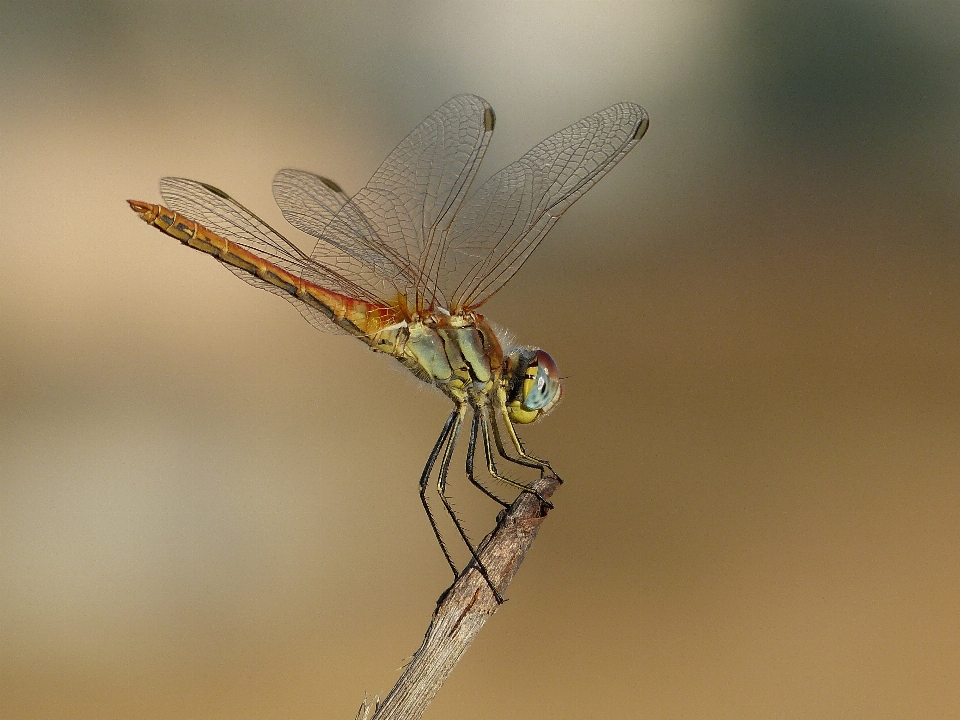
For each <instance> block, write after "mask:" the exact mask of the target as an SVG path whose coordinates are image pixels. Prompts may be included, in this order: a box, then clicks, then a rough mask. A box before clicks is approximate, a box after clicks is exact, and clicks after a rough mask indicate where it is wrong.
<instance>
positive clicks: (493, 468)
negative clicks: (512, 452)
mask: <svg viewBox="0 0 960 720" xmlns="http://www.w3.org/2000/svg"><path fill="white" fill-rule="evenodd" d="M491 423H492V424H493V430H494V435H495V436H497V445H498V446H499V445H502V443H500V440H499V436H498V435H497V432H498V431H497V421H496V420H495V419H492V418H490V417H489V415H488V413H487V408H486V406H484V408H483V413H482V414H481V416H480V429H481V431H482V432H483V451H484V454H485V455H486V457H487V471H488V472H489V473H490V475H492V476H493V477H494V478H495V479H497V480H499V481H500V482H502V483H506V484H507V485H512V486H513V487H515V488H517V489H519V490H523V491H524V492H529V493H533V494H534V495H536V496H537V499H538V500H540V502H542V503H543V504H544V505H546V506H547V507H548V508H551V509H552V508H553V503H552V502H550V501H549V500H547V499H546V498H545V497H543V495H541V494H540V493H539V492H537V491H536V490H534V489H533V488H531V487H530V486H529V485H525V484H524V483H521V482H517V481H516V480H511V479H510V478H508V477H507V476H506V475H501V474H500V472H499V471H498V470H497V463H496V461H495V460H494V459H493V447H492V445H491V443H490V424H491ZM501 454H503V453H502V451H501ZM504 457H505V458H506V459H507V460H513V458H510V457H509V456H507V455H504ZM514 462H516V460H514ZM520 464H521V465H524V464H525V463H520ZM533 467H538V468H539V467H541V466H540V465H536V466H533Z"/></svg>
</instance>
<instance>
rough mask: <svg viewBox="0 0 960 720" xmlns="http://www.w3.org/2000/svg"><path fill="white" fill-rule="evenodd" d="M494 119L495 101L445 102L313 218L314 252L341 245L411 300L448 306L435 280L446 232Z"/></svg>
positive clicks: (323, 253)
mask: <svg viewBox="0 0 960 720" xmlns="http://www.w3.org/2000/svg"><path fill="white" fill-rule="evenodd" d="M493 126H494V115H493V110H492V108H491V107H490V105H489V104H487V102H486V101H485V100H483V99H482V98H479V97H476V96H475V95H458V96H457V97H454V98H452V99H450V100H448V101H447V102H446V103H444V104H443V105H441V106H440V107H439V108H437V109H436V110H435V111H434V112H433V113H431V114H430V115H429V116H428V117H427V118H426V119H425V120H424V121H423V122H422V123H420V124H419V125H418V126H417V127H416V128H415V129H414V130H413V132H411V133H410V134H409V135H408V136H407V137H406V138H404V140H403V141H402V142H401V143H400V144H399V145H397V147H396V148H394V150H393V152H391V153H390V155H389V156H387V159H386V160H384V162H383V164H382V165H381V166H380V168H379V169H378V170H377V171H376V173H374V175H373V177H372V178H371V179H370V182H368V183H367V185H366V186H365V187H364V188H363V189H362V190H361V191H360V192H359V193H357V195H355V196H354V197H353V198H352V199H351V200H350V201H349V202H347V203H345V204H344V205H343V207H342V208H341V209H340V210H339V211H338V213H337V214H336V216H335V217H334V218H332V219H331V220H330V221H329V222H328V223H326V224H325V225H324V227H323V229H322V230H321V229H319V228H318V227H316V225H315V226H314V229H313V230H307V232H311V233H312V234H314V235H315V236H316V237H318V238H320V242H318V243H317V248H316V250H315V251H314V253H313V257H314V258H315V259H317V260H319V261H321V262H327V260H326V259H327V258H328V257H329V255H330V248H331V247H332V248H335V249H337V250H341V251H343V252H345V253H347V254H348V255H350V256H351V257H353V258H355V259H356V260H358V261H360V262H361V263H362V264H364V265H367V266H371V267H373V268H375V269H376V271H377V273H378V274H380V275H382V276H384V279H386V280H387V281H388V282H390V283H393V284H394V285H396V286H397V289H398V290H399V291H400V292H401V294H403V295H405V296H406V298H407V301H408V303H409V304H410V305H411V306H412V307H418V306H430V305H433V304H435V303H436V304H440V305H443V306H446V305H447V300H448V299H447V298H444V297H442V296H440V295H439V294H438V290H437V282H436V280H437V278H436V276H437V273H438V271H439V267H440V262H441V260H442V257H443V237H444V236H445V235H446V231H447V229H448V228H449V227H450V224H451V222H453V218H454V217H455V215H456V213H457V211H458V210H459V209H460V206H461V204H462V203H463V200H464V198H465V196H466V194H467V191H468V190H469V188H470V184H471V183H472V182H473V178H474V177H475V176H476V173H477V169H478V167H479V165H480V161H481V160H482V158H483V154H484V152H485V151H486V148H487V145H488V144H489V142H490V137H491V135H492V133H493ZM281 208H282V209H284V208H283V205H281ZM288 209H289V208H288ZM284 210H285V213H284V214H286V211H287V209H284ZM321 212H322V210H321ZM318 224H319V223H318ZM304 229H306V228H304Z"/></svg>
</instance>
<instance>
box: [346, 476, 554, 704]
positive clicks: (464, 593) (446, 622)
mask: <svg viewBox="0 0 960 720" xmlns="http://www.w3.org/2000/svg"><path fill="white" fill-rule="evenodd" d="M559 484H560V480H559V479H558V478H555V477H546V478H542V479H540V480H537V481H536V482H534V483H533V484H532V485H531V487H532V488H533V489H535V490H537V491H539V493H540V495H541V496H543V497H544V498H549V497H550V496H551V495H553V493H554V491H555V490H556V489H557V486H558V485H559ZM546 515H547V508H546V506H545V505H544V504H543V503H541V502H540V500H539V499H538V498H537V496H536V495H533V494H532V493H523V494H521V495H520V497H519V498H517V500H516V501H515V502H514V503H513V505H511V506H510V507H509V508H508V509H507V510H505V511H503V512H502V513H500V516H499V517H498V518H497V527H496V528H495V529H494V531H493V532H492V533H490V534H489V535H487V537H485V538H484V539H483V542H482V543H481V544H480V547H479V548H478V554H479V555H480V559H481V560H482V561H483V564H484V566H486V568H487V572H488V573H489V575H490V580H491V581H492V583H493V584H494V586H496V588H497V591H498V592H499V593H500V594H501V595H503V592H504V591H505V590H506V589H507V585H509V584H510V581H511V580H512V579H513V576H514V575H515V574H516V572H517V570H518V569H519V567H520V563H521V562H522V561H523V557H524V555H526V553H527V550H529V549H530V546H531V545H533V541H534V540H535V539H536V537H537V532H538V531H539V530H540V525H541V523H543V520H544V518H545V517H546ZM497 607H498V604H497V601H496V599H495V598H494V596H493V592H492V591H491V590H490V587H489V586H488V585H487V583H486V581H485V580H484V579H483V577H482V576H481V575H480V573H479V572H478V571H476V569H475V568H474V566H473V563H472V562H471V563H470V564H469V565H468V566H467V568H466V570H464V571H463V572H462V573H461V574H460V577H459V578H457V580H456V582H455V583H454V584H453V585H452V586H451V587H450V588H449V589H448V590H447V591H446V592H445V593H444V594H443V595H442V596H441V597H440V600H439V601H438V602H437V609H436V610H435V611H434V613H433V619H432V620H431V621H430V626H429V627H428V628H427V633H426V636H425V637H424V639H423V644H422V645H421V646H420V649H419V650H417V652H416V653H415V654H414V656H413V659H412V660H411V661H410V664H409V665H407V667H406V669H405V670H404V672H403V675H401V676H400V679H399V680H398V681H397V684H396V685H394V687H393V690H391V691H390V694H389V695H387V697H386V698H385V699H384V700H383V702H382V703H379V704H376V700H374V699H370V700H366V699H365V700H364V703H363V705H361V707H360V712H359V713H358V714H357V718H358V720H366V719H367V717H369V715H370V713H371V712H374V714H373V717H372V718H370V720H417V719H418V718H420V717H421V716H422V715H423V713H424V711H425V710H426V709H427V706H428V705H429V704H430V701H431V700H433V698H434V696H435V695H436V694H437V691H438V690H440V686H441V685H443V683H444V681H445V680H446V679H447V678H448V677H449V675H450V673H451V672H453V668H454V667H455V666H456V664H457V663H458V662H459V660H460V658H461V656H462V655H463V653H464V651H466V649H467V648H468V647H469V646H470V643H472V642H473V640H474V638H475V637H476V635H477V633H478V632H480V628H482V627H483V625H484V623H486V621H487V619H488V618H489V617H490V616H491V615H493V613H494V612H496V610H497Z"/></svg>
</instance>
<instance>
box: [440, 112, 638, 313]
mask: <svg viewBox="0 0 960 720" xmlns="http://www.w3.org/2000/svg"><path fill="white" fill-rule="evenodd" d="M648 124H649V120H648V118H647V113H646V111H644V109H643V108H641V107H640V106H639V105H635V104H633V103H620V104H618V105H613V106H611V107H608V108H606V109H605V110H601V111H600V112H598V113H595V114H593V115H591V116H589V117H586V118H584V119H583V120H581V121H580V122H577V123H575V124H573V125H571V126H570V127H568V128H566V129H564V130H561V131H560V132H558V133H556V134H555V135H552V136H551V137H549V138H547V139H546V140H544V141H543V142H541V143H540V144H539V145H537V146H536V147H535V148H533V149H532V150H530V151H529V152H528V153H527V154H525V155H524V156H523V157H521V158H520V159H519V160H517V161H516V162H515V163H513V164H511V165H508V166H507V167H506V168H504V169H503V170H501V171H500V172H499V173H497V174H496V175H494V176H493V177H492V178H490V180H488V181H487V182H486V183H484V184H483V186H482V187H480V188H479V189H478V190H477V191H476V192H475V193H474V194H473V195H472V196H471V197H470V199H469V200H468V201H467V203H466V204H465V205H464V207H463V208H462V210H461V211H460V213H459V214H458V215H457V217H456V219H455V220H454V222H453V225H452V227H451V228H450V231H449V233H448V237H447V247H446V248H445V249H444V250H445V259H444V264H443V268H442V270H441V272H440V274H439V276H438V279H437V281H438V283H439V286H440V288H441V290H442V292H443V294H444V296H446V297H447V298H448V299H449V302H450V304H449V309H450V310H451V311H452V312H457V311H460V310H463V309H470V308H475V307H478V306H479V305H481V304H482V303H483V302H485V301H486V300H487V299H489V298H490V296H491V295H493V294H494V293H495V292H497V290H499V289H500V288H501V287H503V285H504V284H505V283H506V282H507V281H508V280H509V279H510V278H511V277H513V275H514V273H516V271H517V270H519V269H520V266H521V265H523V263H524V262H525V261H526V259H527V258H528V257H529V256H530V254H531V253H532V252H533V251H534V250H535V249H536V247H537V245H538V244H539V243H540V241H541V240H542V239H543V237H544V235H546V233H547V232H548V231H549V230H550V228H552V227H553V225H554V224H555V223H556V221H557V220H558V219H559V217H560V215H562V214H563V213H564V212H565V211H566V210H567V209H568V208H569V207H570V206H571V205H573V203H575V202H576V201H577V200H578V199H580V198H581V197H582V196H583V194H584V193H586V192H587V190H589V189H590V188H591V187H593V185H594V184H595V183H596V182H597V181H598V180H599V179H600V178H602V177H603V176H604V175H605V174H606V173H607V172H608V171H609V170H610V169H611V168H612V167H613V166H614V165H616V164H617V163H618V162H619V161H620V160H621V159H622V158H623V157H624V156H625V155H626V154H627V153H628V152H630V150H632V149H633V148H634V147H635V146H636V144H637V143H638V142H639V141H640V139H641V138H642V137H643V134H644V133H645V132H646V130H647V126H648Z"/></svg>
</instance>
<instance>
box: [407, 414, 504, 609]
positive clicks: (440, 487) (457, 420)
mask: <svg viewBox="0 0 960 720" xmlns="http://www.w3.org/2000/svg"><path fill="white" fill-rule="evenodd" d="M466 412H467V405H466V404H465V403H464V404H462V405H458V406H457V408H456V409H454V411H453V412H452V413H450V417H449V418H447V422H446V423H445V424H444V426H443V430H442V431H441V432H440V437H439V438H437V442H436V444H435V445H434V446H433V451H432V452H431V453H430V457H429V458H428V459H427V464H426V466H425V467H424V468H423V474H422V475H421V476H420V501H421V502H422V503H423V508H424V510H426V512H427V518H428V519H429V520H430V526H431V527H432V528H433V534H434V535H435V536H436V538H437V542H438V543H439V544H440V549H441V550H442V551H443V556H444V557H445V558H446V559H447V564H449V565H450V569H451V570H453V576H454V578H455V579H456V578H458V577H460V571H459V570H457V566H456V564H455V563H454V562H453V558H451V557H450V552H449V551H448V550H447V546H446V544H445V543H444V542H443V538H442V537H441V536H440V530H439V528H438V527H437V523H436V520H434V517H433V513H432V512H431V511H430V506H429V504H428V503H427V496H426V490H427V483H428V482H429V479H430V474H431V472H432V471H433V466H434V464H436V461H437V458H438V457H439V456H440V452H441V451H443V458H442V460H441V461H440V471H439V472H438V473H437V493H438V494H439V495H440V500H441V502H443V506H444V507H445V508H446V509H447V513H448V514H449V515H450V519H451V520H453V524H454V526H455V527H456V528H457V532H458V533H459V534H460V538H461V539H462V540H463V543H464V544H465V545H466V546H467V549H468V550H469V551H470V556H471V557H472V558H473V562H474V565H475V567H476V568H477V570H478V571H479V572H480V574H481V575H482V576H483V579H484V580H485V581H486V583H487V585H488V586H489V587H490V590H491V591H492V592H493V596H494V598H496V601H497V603H498V604H500V605H502V604H503V602H504V600H503V597H501V595H500V593H499V591H498V590H497V588H496V587H494V584H493V582H492V581H491V580H490V575H489V574H488V572H487V567H486V565H484V564H483V561H482V560H481V559H480V556H479V555H477V550H476V548H475V547H474V546H473V543H472V542H470V538H469V537H467V533H466V530H464V529H463V525H461V524H460V518H458V517H457V513H456V512H455V511H454V509H453V506H452V505H451V504H450V500H449V499H447V495H446V490H447V474H448V472H449V470H450V461H451V459H452V458H453V448H454V446H455V445H456V444H457V437H458V435H459V434H460V427H461V425H462V424H463V419H464V416H465V415H466ZM471 434H472V433H471Z"/></svg>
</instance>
